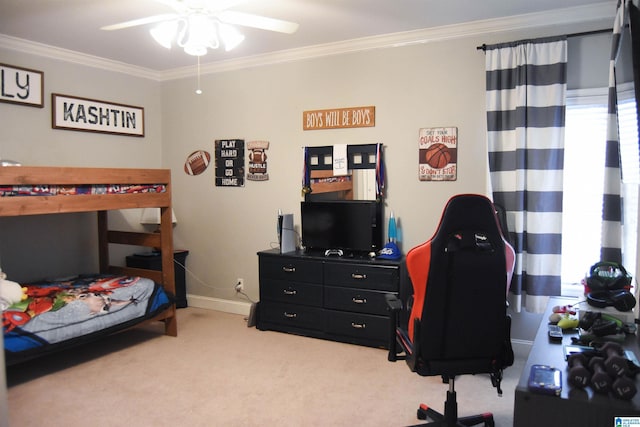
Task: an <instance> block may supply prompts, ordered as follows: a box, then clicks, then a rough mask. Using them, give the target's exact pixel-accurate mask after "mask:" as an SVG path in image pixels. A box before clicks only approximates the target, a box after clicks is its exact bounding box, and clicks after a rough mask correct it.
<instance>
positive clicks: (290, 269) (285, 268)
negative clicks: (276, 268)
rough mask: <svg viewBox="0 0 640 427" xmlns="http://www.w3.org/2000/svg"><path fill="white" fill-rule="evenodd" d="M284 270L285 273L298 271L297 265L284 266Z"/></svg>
mask: <svg viewBox="0 0 640 427" xmlns="http://www.w3.org/2000/svg"><path fill="white" fill-rule="evenodd" d="M282 271H284V272H285V273H295V272H296V268H295V267H282Z"/></svg>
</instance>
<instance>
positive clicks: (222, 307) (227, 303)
mask: <svg viewBox="0 0 640 427" xmlns="http://www.w3.org/2000/svg"><path fill="white" fill-rule="evenodd" d="M187 301H188V303H189V307H197V308H206V309H208V310H217V311H222V312H225V313H233V314H242V315H243V316H248V315H249V313H250V311H251V303H250V302H244V301H231V300H227V299H220V298H211V297H203V296H201V295H191V294H188V295H187Z"/></svg>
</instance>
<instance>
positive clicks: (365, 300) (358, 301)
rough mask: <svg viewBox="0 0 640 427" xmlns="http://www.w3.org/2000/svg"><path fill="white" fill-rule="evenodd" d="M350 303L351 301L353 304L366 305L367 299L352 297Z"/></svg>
mask: <svg viewBox="0 0 640 427" xmlns="http://www.w3.org/2000/svg"><path fill="white" fill-rule="evenodd" d="M351 301H353V302H354V303H355V304H366V303H367V299H366V298H361V297H353V298H351Z"/></svg>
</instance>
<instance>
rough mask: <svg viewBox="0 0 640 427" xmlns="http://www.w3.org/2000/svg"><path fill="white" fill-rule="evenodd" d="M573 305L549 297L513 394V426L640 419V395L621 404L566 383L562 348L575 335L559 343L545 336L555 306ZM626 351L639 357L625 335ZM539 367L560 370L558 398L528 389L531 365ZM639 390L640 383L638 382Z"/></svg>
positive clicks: (597, 425)
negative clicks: (630, 351)
mask: <svg viewBox="0 0 640 427" xmlns="http://www.w3.org/2000/svg"><path fill="white" fill-rule="evenodd" d="M571 303H575V300H571V299H567V298H551V299H550V300H549V305H548V307H547V311H546V313H545V314H544V316H543V317H542V322H541V324H540V328H539V329H538V333H537V334H536V338H535V341H534V343H533V347H532V348H531V352H530V354H529V358H528V360H527V363H526V364H525V366H524V369H523V371H522V375H521V376H520V381H519V382H518V386H517V387H516V392H515V408H514V416H513V421H514V424H513V425H514V426H516V427H522V426H531V427H534V426H535V427H540V426H544V427H552V426H561V427H566V426H593V427H601V426H614V425H615V424H614V417H624V416H631V417H640V392H638V393H637V394H636V395H635V397H634V398H633V400H631V401H624V400H620V399H616V398H614V397H613V396H610V395H601V394H597V393H594V392H593V390H592V389H591V388H590V387H587V388H585V389H578V388H575V387H572V386H570V385H569V384H568V383H567V362H566V361H565V360H564V351H563V345H565V344H571V337H572V336H576V333H566V332H565V334H564V337H563V339H562V343H561V344H560V343H558V344H556V343H552V342H550V341H549V338H548V334H547V319H548V318H549V315H550V314H551V313H552V308H553V307H554V306H556V305H560V306H562V305H567V304H571ZM624 348H625V349H626V350H632V351H633V352H634V353H635V354H636V355H638V354H640V351H639V350H640V346H639V345H638V337H637V336H636V335H629V336H627V340H626V341H625V343H624ZM534 364H541V365H550V366H553V367H556V368H558V369H560V370H561V371H562V394H561V396H560V397H556V396H545V395H541V394H536V393H531V392H530V391H529V389H528V387H527V380H528V378H529V371H530V369H531V365H534ZM638 388H639V389H640V383H638Z"/></svg>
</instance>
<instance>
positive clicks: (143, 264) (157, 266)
mask: <svg viewBox="0 0 640 427" xmlns="http://www.w3.org/2000/svg"><path fill="white" fill-rule="evenodd" d="M187 255H189V251H185V250H182V249H177V250H175V251H173V260H174V261H175V262H174V265H173V269H174V271H175V282H176V295H175V297H176V308H185V307H187V290H186V283H185V267H184V266H185V263H186V259H187ZM126 263H127V267H135V268H145V269H147V270H157V271H161V270H162V257H161V256H160V253H159V252H149V253H145V254H133V255H129V256H128V257H127V258H126Z"/></svg>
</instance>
